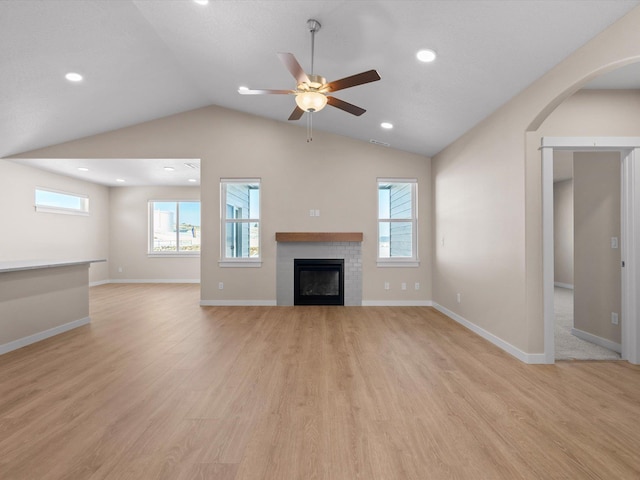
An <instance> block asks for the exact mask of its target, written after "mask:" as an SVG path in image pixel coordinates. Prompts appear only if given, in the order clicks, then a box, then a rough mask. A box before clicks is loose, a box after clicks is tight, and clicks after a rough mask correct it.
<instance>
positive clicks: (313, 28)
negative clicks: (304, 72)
mask: <svg viewBox="0 0 640 480" xmlns="http://www.w3.org/2000/svg"><path fill="white" fill-rule="evenodd" d="M307 26H308V27H309V33H311V76H313V57H314V54H315V45H316V32H317V31H318V30H320V28H322V25H321V24H320V22H319V21H317V20H316V19H314V18H310V19H309V20H307ZM312 78H313V77H312ZM307 113H308V115H307V143H309V142H311V141H313V120H312V118H311V114H312V112H310V111H309V112H307Z"/></svg>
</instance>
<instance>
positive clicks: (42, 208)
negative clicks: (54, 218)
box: [33, 187, 89, 217]
mask: <svg viewBox="0 0 640 480" xmlns="http://www.w3.org/2000/svg"><path fill="white" fill-rule="evenodd" d="M39 191H40V192H49V193H57V194H59V195H66V196H70V197H75V198H77V199H79V200H80V203H81V207H80V208H65V207H56V206H52V205H45V204H40V203H38V200H37V197H38V192H39ZM33 198H34V207H35V210H36V212H38V213H59V214H62V215H80V216H85V217H86V216H89V196H88V195H83V194H80V193H72V192H65V191H63V190H54V189H53V188H46V187H36V188H35V190H34V194H33Z"/></svg>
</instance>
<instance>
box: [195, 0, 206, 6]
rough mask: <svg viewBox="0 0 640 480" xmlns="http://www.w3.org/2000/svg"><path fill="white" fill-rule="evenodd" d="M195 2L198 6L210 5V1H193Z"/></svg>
mask: <svg viewBox="0 0 640 480" xmlns="http://www.w3.org/2000/svg"><path fill="white" fill-rule="evenodd" d="M193 1H194V2H196V3H197V4H198V5H208V4H209V0H193Z"/></svg>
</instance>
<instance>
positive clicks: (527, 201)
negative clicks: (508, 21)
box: [432, 8, 640, 361]
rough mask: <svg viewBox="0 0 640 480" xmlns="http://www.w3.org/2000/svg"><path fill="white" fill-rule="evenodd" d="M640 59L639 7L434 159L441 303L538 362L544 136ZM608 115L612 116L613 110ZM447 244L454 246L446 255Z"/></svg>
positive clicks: (607, 131)
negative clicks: (575, 97)
mask: <svg viewBox="0 0 640 480" xmlns="http://www.w3.org/2000/svg"><path fill="white" fill-rule="evenodd" d="M639 60H640V8H636V9H634V10H632V11H631V12H630V13H629V14H627V15H626V16H625V17H623V18H622V19H621V20H619V21H618V22H616V23H615V24H613V25H612V26H611V27H609V28H608V29H606V30H605V31H604V32H602V33H601V34H599V35H598V36H597V37H595V38H594V39H593V40H591V41H590V42H588V43H587V44H586V45H584V46H583V47H581V48H580V49H578V50H577V51H576V52H574V53H573V54H571V55H570V56H569V57H567V58H566V59H565V60H564V61H563V62H561V63H560V64H558V65H557V66H556V67H554V68H553V69H552V70H551V71H549V72H548V73H547V74H545V75H544V76H542V77H541V78H540V79H538V80H537V81H536V82H534V83H533V84H532V85H530V86H529V87H528V88H526V89H525V90H523V91H522V92H521V93H520V94H518V95H517V96H516V97H514V98H513V99H512V100H511V101H509V102H507V103H506V104H505V105H504V106H502V107H501V108H500V109H498V110H497V111H496V112H494V113H493V114H492V115H490V116H489V117H488V118H487V119H485V120H484V121H483V122H481V123H480V124H479V125H477V126H476V127H475V128H473V129H472V130H471V131H469V132H467V133H466V134H465V135H463V136H462V137H461V138H459V139H458V140H456V142H454V143H453V144H451V145H450V146H449V147H447V148H446V149H445V150H443V151H442V152H440V153H439V154H438V155H436V156H435V157H434V158H433V163H432V175H433V178H434V209H435V210H434V235H435V239H436V242H435V244H434V270H433V272H434V276H433V284H434V301H435V302H437V303H439V304H441V305H443V306H444V307H446V308H448V309H450V310H452V311H453V312H455V313H458V314H459V315H461V316H462V317H464V318H465V319H467V320H468V321H469V322H471V323H473V324H475V325H476V326H478V327H480V328H482V329H484V330H485V331H487V332H488V333H489V334H491V335H494V336H496V337H498V338H499V339H501V340H502V341H504V342H507V343H509V344H510V345H512V346H514V347H515V348H517V349H519V350H520V351H522V352H524V353H525V354H538V355H537V357H536V358H532V359H530V360H531V361H541V359H542V358H543V356H541V355H540V354H542V353H543V352H544V318H543V308H542V306H543V297H542V188H541V185H542V181H541V170H542V169H541V154H540V151H539V147H540V134H541V132H542V129H541V130H540V131H538V128H539V127H540V124H541V123H542V122H544V120H545V119H546V118H547V117H548V116H549V114H550V113H551V112H553V111H554V109H555V108H556V107H558V105H560V104H562V102H563V101H564V100H566V99H567V98H568V97H570V96H571V95H572V94H573V93H575V92H576V91H578V90H579V88H580V87H581V86H582V85H584V84H585V83H586V82H588V81H589V80H591V79H592V78H595V77H596V76H598V75H599V74H601V73H606V72H607V71H610V70H613V69H615V68H616V67H618V66H623V65H625V64H629V63H632V62H634V61H639ZM579 96H580V95H579ZM616 104H620V105H621V107H622V108H623V109H624V110H625V111H629V109H630V107H629V106H628V105H622V102H616ZM601 106H603V108H604V113H605V114H606V113H607V112H609V111H611V110H612V109H609V108H607V106H606V105H602V104H601ZM590 111H591V110H590ZM591 113H592V115H591V116H590V117H584V116H582V118H579V123H580V124H581V125H584V124H588V125H589V126H590V129H591V130H599V132H598V134H602V135H624V133H623V132H622V131H620V130H627V131H628V130H630V129H634V128H638V127H639V126H640V123H637V122H636V123H635V125H629V124H627V125H624V124H623V123H622V122H620V121H619V118H616V119H615V120H613V121H612V119H611V118H610V117H609V118H600V117H599V114H598V112H593V111H591ZM603 117H604V115H603ZM581 125H578V124H574V125H571V124H567V123H562V124H561V125H560V129H559V130H562V129H565V130H572V131H579V132H581V133H579V135H589V133H588V132H587V131H586V129H584V128H581ZM599 126H603V128H602V129H599V128H598V127H599ZM564 134H565V133H564V132H561V131H558V133H557V135H564ZM443 235H444V236H445V237H446V238H449V239H451V241H449V242H448V243H447V241H446V238H445V244H444V246H442V244H441V237H442V236H443ZM456 292H461V293H462V303H461V304H457V303H456V300H455V294H456Z"/></svg>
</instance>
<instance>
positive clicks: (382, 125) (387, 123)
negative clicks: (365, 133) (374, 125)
mask: <svg viewBox="0 0 640 480" xmlns="http://www.w3.org/2000/svg"><path fill="white" fill-rule="evenodd" d="M380 126H381V127H382V128H386V129H387V130H391V129H392V128H393V123H389V122H382V123H381V124H380Z"/></svg>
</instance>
